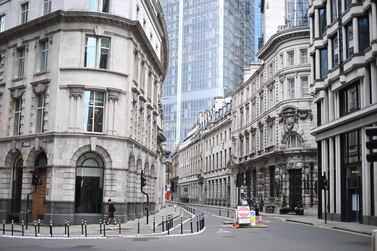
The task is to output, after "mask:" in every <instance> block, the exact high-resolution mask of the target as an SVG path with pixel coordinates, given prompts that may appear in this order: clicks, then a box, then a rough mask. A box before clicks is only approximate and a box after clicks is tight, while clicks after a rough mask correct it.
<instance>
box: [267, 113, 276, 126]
mask: <svg viewBox="0 0 377 251" xmlns="http://www.w3.org/2000/svg"><path fill="white" fill-rule="evenodd" d="M274 121H275V117H271V116H270V115H268V116H267V118H266V123H267V125H268V126H272V124H273V123H274Z"/></svg>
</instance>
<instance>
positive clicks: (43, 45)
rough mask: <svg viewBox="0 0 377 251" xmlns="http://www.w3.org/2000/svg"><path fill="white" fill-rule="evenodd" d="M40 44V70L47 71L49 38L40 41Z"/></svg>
mask: <svg viewBox="0 0 377 251" xmlns="http://www.w3.org/2000/svg"><path fill="white" fill-rule="evenodd" d="M39 46H40V53H41V54H40V67H39V71H40V72H46V71H47V66H48V39H46V40H43V41H41V42H40V43H39Z"/></svg>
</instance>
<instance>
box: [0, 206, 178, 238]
mask: <svg viewBox="0 0 377 251" xmlns="http://www.w3.org/2000/svg"><path fill="white" fill-rule="evenodd" d="M167 215H173V218H174V219H178V218H180V216H182V215H183V210H182V209H181V208H179V207H176V208H174V206H170V205H169V206H166V208H162V209H161V210H160V211H159V212H157V213H156V214H154V215H150V216H149V224H148V225H147V224H146V220H147V218H146V217H144V218H141V219H139V220H134V221H128V222H126V223H122V224H121V236H136V235H137V234H138V230H137V229H138V222H140V235H144V234H153V220H154V219H155V231H156V233H161V231H162V227H161V222H162V216H164V218H166V216H167ZM117 220H118V219H117ZM86 228H87V238H104V231H103V225H102V226H101V228H102V229H101V231H100V225H99V224H90V225H87V226H86ZM83 230H84V234H83V235H82V226H81V225H71V226H69V237H70V238H78V237H79V238H86V237H85V226H84V228H83ZM105 231H106V237H116V236H119V225H118V224H117V225H106V226H105ZM52 232H53V233H52V235H53V237H56V238H59V237H62V238H63V237H66V234H65V227H64V226H53V229H52ZM13 235H14V236H15V237H16V236H17V237H19V236H22V226H21V225H20V224H15V225H14V233H13ZM2 236H7V237H9V236H11V224H10V223H9V222H7V224H6V226H5V235H3V225H2V224H1V226H0V237H2ZM25 237H35V227H34V223H31V224H30V223H29V229H28V230H26V228H25ZM38 237H39V238H43V237H44V238H50V227H49V226H46V225H43V226H42V225H41V226H40V235H39V236H38Z"/></svg>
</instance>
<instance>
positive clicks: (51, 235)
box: [50, 219, 52, 237]
mask: <svg viewBox="0 0 377 251" xmlns="http://www.w3.org/2000/svg"><path fill="white" fill-rule="evenodd" d="M50 237H52V219H50Z"/></svg>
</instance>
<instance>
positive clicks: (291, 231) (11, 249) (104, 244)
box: [0, 208, 371, 251]
mask: <svg viewBox="0 0 377 251" xmlns="http://www.w3.org/2000/svg"><path fill="white" fill-rule="evenodd" d="M202 210H203V212H205V213H206V214H205V215H206V229H205V231H204V232H203V233H201V234H196V235H193V236H185V237H180V236H175V237H167V236H166V235H164V236H148V237H135V238H112V239H105V240H104V239H101V240H34V239H11V238H0V250H1V251H2V250H4V251H16V250H17V251H18V250H27V251H34V250H35V251H37V250H38V251H45V250H52V249H53V250H56V251H61V250H74V251H84V250H85V251H97V250H123V251H128V250H130V251H131V250H132V251H133V250H164V251H166V250H179V251H186V250H187V251H193V250H258V251H263V250H287V251H288V250H289V251H295V250H300V251H301V250H308V251H309V250H313V251H314V250H315V251H318V250H325V251H331V250H336V251H339V250H342V251H347V250H350V251H351V250H352V251H355V250H358V251H363V250H368V251H370V249H371V241H370V237H369V236H363V235H358V234H352V233H347V232H341V231H335V230H328V229H322V228H317V227H313V226H307V225H301V224H294V223H289V222H284V221H281V220H279V219H270V222H267V225H268V228H264V229H250V228H242V229H236V230H233V229H231V226H230V225H224V224H223V222H224V219H223V218H220V217H217V216H215V214H216V215H217V214H218V210H213V209H209V208H202ZM197 212H198V211H197ZM188 217H189V215H188V214H186V215H185V216H184V218H183V220H185V219H187V218H188ZM178 222H179V221H178ZM193 225H194V231H195V230H196V223H194V224H193ZM190 232H191V231H190V223H189V221H188V222H187V223H186V224H185V225H184V233H185V234H187V233H190ZM170 234H174V235H179V234H180V227H178V228H176V229H175V230H172V231H171V233H170Z"/></svg>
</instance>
